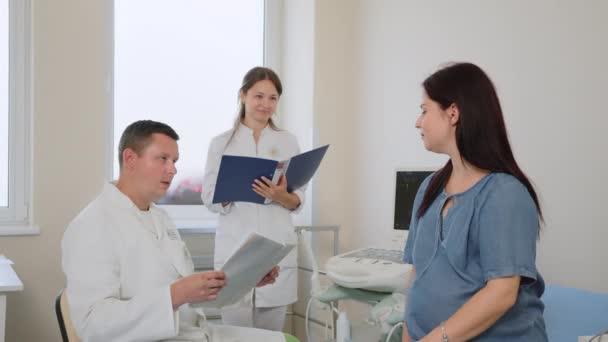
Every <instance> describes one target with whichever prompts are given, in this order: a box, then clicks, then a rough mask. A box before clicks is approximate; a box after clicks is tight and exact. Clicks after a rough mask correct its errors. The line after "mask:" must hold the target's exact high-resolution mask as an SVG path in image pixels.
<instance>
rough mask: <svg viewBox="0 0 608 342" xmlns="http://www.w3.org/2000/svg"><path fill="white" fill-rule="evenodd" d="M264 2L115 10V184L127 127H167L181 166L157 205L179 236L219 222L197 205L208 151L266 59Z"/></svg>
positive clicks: (142, 1)
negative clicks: (142, 123) (249, 76)
mask: <svg viewBox="0 0 608 342" xmlns="http://www.w3.org/2000/svg"><path fill="white" fill-rule="evenodd" d="M267 2H268V1H266V2H265V1H264V0H255V1H254V0H230V1H200V0H179V1H171V2H167V1H162V0H153V1H152V0H129V1H115V2H114V16H115V17H114V44H115V45H114V116H113V139H112V141H113V147H112V154H111V155H112V161H111V163H110V165H112V167H113V169H112V175H113V177H112V178H114V179H115V178H117V177H118V151H117V150H118V141H119V139H120V135H121V134H122V131H123V130H124V129H125V127H126V126H127V125H128V124H130V123H131V122H133V121H136V120H141V119H151V120H156V121H161V122H164V123H167V124H169V125H170V126H171V127H173V128H174V129H175V130H176V131H177V133H178V134H179V135H180V140H179V149H180V160H179V162H178V164H177V169H178V173H177V175H176V176H175V178H174V180H173V184H172V186H171V188H170V189H169V191H168V194H167V196H165V198H163V199H161V200H160V201H159V204H163V205H164V206H165V208H166V209H168V211H169V213H170V214H171V216H172V217H173V219H174V220H175V221H176V223H177V224H178V227H180V228H185V227H214V226H215V220H216V217H215V215H214V214H212V213H210V212H208V211H207V210H206V208H205V207H204V206H202V202H201V200H200V191H201V183H202V176H203V172H204V167H205V161H206V159H207V149H208V146H209V142H210V141H211V138H213V137H214V136H216V135H218V134H220V133H221V132H224V131H226V130H228V129H230V128H231V127H232V124H233V122H234V119H235V117H236V113H237V110H238V108H237V100H238V96H237V95H238V88H239V87H240V83H241V80H242V77H243V76H244V74H245V73H246V72H247V70H249V69H250V68H252V67H254V66H257V65H263V64H264V62H265V60H266V61H268V59H269V56H268V55H267V54H265V48H266V49H268V45H266V46H265V44H264V42H265V40H267V39H268V35H266V37H265V31H266V32H267V31H268V30H265V25H268V22H267V20H266V21H265V18H268V15H267V14H268V13H269V8H265V7H266V6H265V5H267ZM276 3H277V4H278V2H276ZM274 6H276V5H274ZM275 11H276V10H275ZM266 27H268V26H266ZM271 31H272V32H274V31H275V30H274V29H273V30H271ZM277 40H278V39H273V41H277ZM267 64H268V63H267Z"/></svg>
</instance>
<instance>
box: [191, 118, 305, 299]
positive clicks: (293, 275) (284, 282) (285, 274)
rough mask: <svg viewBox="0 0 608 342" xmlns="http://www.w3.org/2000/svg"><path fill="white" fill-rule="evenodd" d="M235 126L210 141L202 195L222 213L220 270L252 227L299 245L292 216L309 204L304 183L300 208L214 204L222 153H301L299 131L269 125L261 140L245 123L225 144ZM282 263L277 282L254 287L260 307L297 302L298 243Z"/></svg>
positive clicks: (273, 156)
mask: <svg viewBox="0 0 608 342" xmlns="http://www.w3.org/2000/svg"><path fill="white" fill-rule="evenodd" d="M232 131H233V130H229V131H227V132H224V133H223V134H220V135H219V136H217V137H215V138H213V140H212V141H211V144H210V146H209V152H208V154H207V164H206V166H205V176H204V178H203V189H202V195H201V197H202V199H203V203H205V206H207V208H209V210H211V211H212V212H216V213H220V216H219V225H218V227H217V230H216V232H215V255H214V264H215V267H216V269H219V268H220V267H221V266H222V265H223V264H224V262H225V261H226V259H227V258H228V256H230V254H231V253H232V251H233V250H234V248H236V247H237V246H238V244H239V243H240V242H241V241H242V239H243V238H244V237H245V236H247V234H248V233H250V232H257V233H260V234H262V235H264V236H268V237H270V238H272V239H274V240H276V241H278V242H281V243H286V242H287V243H294V244H297V236H296V234H295V232H294V226H293V222H292V218H291V215H292V213H297V212H298V211H299V210H300V209H301V208H302V206H303V205H304V193H305V190H306V189H305V187H302V188H300V189H298V190H295V191H294V193H295V194H296V195H298V197H299V198H300V202H301V203H300V205H299V207H298V208H296V210H288V209H286V208H284V207H282V206H281V205H280V204H277V203H270V204H267V205H262V204H256V203H248V202H234V203H231V204H230V205H229V206H226V207H223V206H222V205H221V204H219V203H218V204H212V201H213V194H214V192H215V183H216V181H217V172H218V170H219V166H220V161H221V158H222V155H224V154H226V155H236V156H247V157H258V158H266V159H273V160H286V159H289V158H291V157H293V156H295V155H297V154H299V153H300V149H299V147H298V142H297V139H296V138H295V136H294V135H292V134H290V133H288V132H286V131H283V130H278V131H277V130H274V129H272V128H270V127H268V126H267V127H266V128H264V129H263V130H262V132H261V134H260V138H259V141H258V144H257V145H256V143H255V140H254V138H253V130H252V129H251V128H249V127H247V126H245V125H243V124H240V125H239V126H238V128H237V130H236V132H235V134H234V136H233V137H232V140H231V141H230V143H229V144H228V146H226V143H227V142H228V140H229V139H230V136H231V135H232ZM279 266H280V267H281V271H280V272H279V277H278V278H277V280H276V282H275V283H274V284H272V285H268V286H264V287H262V288H257V289H256V290H255V293H256V295H255V296H256V298H255V301H256V307H274V306H281V305H288V304H291V303H294V302H295V301H297V289H298V287H297V286H298V283H297V272H296V267H297V250H296V249H295V248H294V250H293V251H292V252H291V253H289V255H288V256H287V257H285V259H283V261H281V263H280V264H279Z"/></svg>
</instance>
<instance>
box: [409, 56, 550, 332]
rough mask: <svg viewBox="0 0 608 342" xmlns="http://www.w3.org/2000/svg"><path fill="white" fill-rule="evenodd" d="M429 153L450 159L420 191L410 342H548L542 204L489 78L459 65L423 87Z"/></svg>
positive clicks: (412, 249)
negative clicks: (540, 254)
mask: <svg viewBox="0 0 608 342" xmlns="http://www.w3.org/2000/svg"><path fill="white" fill-rule="evenodd" d="M423 87H424V97H423V103H422V105H421V108H422V113H421V114H420V116H419V117H418V120H417V121H416V128H418V129H419V130H420V133H421V136H422V141H423V142H424V147H425V148H426V149H427V150H429V151H432V152H435V153H442V154H447V155H448V156H449V157H450V160H449V161H448V162H447V163H446V164H445V166H444V167H443V168H441V169H440V170H439V171H437V172H435V173H434V174H433V175H431V176H429V177H428V178H427V179H426V180H425V181H424V182H423V184H422V185H421V186H420V189H419V190H418V194H417V195H416V199H415V201H414V211H413V212H414V213H415V214H414V215H412V222H411V224H410V233H409V237H408V239H407V244H406V246H405V253H404V261H405V262H407V263H411V264H413V265H414V271H413V272H412V275H411V277H410V279H409V280H408V281H409V282H410V286H409V290H408V299H407V305H406V319H405V329H404V331H403V336H404V338H403V341H411V340H414V341H418V340H420V341H433V342H447V341H451V342H453V341H466V340H476V341H535V342H536V341H541V342H542V341H547V335H546V331H545V323H544V320H543V308H544V305H543V303H542V301H541V300H540V297H541V295H542V293H543V291H544V287H545V285H544V281H543V278H542V277H541V275H540V274H539V273H538V270H537V269H536V260H535V259H536V241H537V237H538V232H539V229H540V222H541V221H542V212H541V208H540V205H539V201H538V197H537V195H536V192H535V191H534V188H533V187H532V184H531V183H530V181H529V180H528V178H527V177H526V175H525V174H524V173H523V172H522V171H521V169H520V168H519V166H517V163H516V162H515V158H514V157H513V153H512V152H511V147H510V145H509V140H508V138H507V132H506V129H505V123H504V119H503V115H502V110H501V107H500V103H499V101H498V97H497V95H496V91H495V89H494V86H493V84H492V81H490V79H489V78H488V76H487V75H486V74H485V73H484V72H483V71H482V70H481V69H480V68H479V67H477V66H476V65H473V64H470V63H458V64H452V65H450V66H447V67H445V68H443V69H441V70H439V71H437V72H435V73H434V74H433V75H431V76H429V77H428V78H427V79H426V80H425V81H424V83H423Z"/></svg>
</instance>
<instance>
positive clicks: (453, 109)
mask: <svg viewBox="0 0 608 342" xmlns="http://www.w3.org/2000/svg"><path fill="white" fill-rule="evenodd" d="M448 116H449V118H450V123H451V124H452V125H454V126H455V125H456V124H457V123H458V120H460V110H459V109H458V106H457V105H456V104H455V103H452V104H451V105H450V107H448Z"/></svg>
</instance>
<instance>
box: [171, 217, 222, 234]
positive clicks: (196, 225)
mask: <svg viewBox="0 0 608 342" xmlns="http://www.w3.org/2000/svg"><path fill="white" fill-rule="evenodd" d="M175 226H176V227H177V229H178V230H179V233H180V234H215V229H216V228H217V218H213V219H193V220H180V219H176V220H175Z"/></svg>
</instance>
